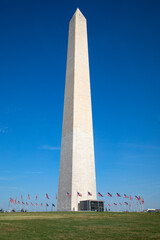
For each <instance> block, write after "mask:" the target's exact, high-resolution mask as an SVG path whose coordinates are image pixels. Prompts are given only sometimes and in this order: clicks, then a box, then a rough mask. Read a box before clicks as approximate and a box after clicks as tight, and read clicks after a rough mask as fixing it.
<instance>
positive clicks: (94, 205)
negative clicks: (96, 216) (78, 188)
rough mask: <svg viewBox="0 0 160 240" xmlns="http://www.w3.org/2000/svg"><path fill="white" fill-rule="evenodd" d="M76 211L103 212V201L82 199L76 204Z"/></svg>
mask: <svg viewBox="0 0 160 240" xmlns="http://www.w3.org/2000/svg"><path fill="white" fill-rule="evenodd" d="M78 211H94V212H104V201H98V200H84V201H80V202H79V204H78Z"/></svg>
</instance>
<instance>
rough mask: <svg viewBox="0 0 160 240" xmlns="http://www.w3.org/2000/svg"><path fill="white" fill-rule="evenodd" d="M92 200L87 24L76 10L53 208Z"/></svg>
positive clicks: (71, 26) (67, 208)
mask: <svg viewBox="0 0 160 240" xmlns="http://www.w3.org/2000/svg"><path fill="white" fill-rule="evenodd" d="M77 192H79V193H80V194H82V196H81V197H80V196H78V194H77ZM88 192H90V193H91V194H92V196H89V194H88ZM67 193H68V194H67ZM96 199H97V197H96V178H95V160H94V143H93V126H92V108H91V93H90V75H89V60H88V40H87V24H86V19H85V17H84V16H83V14H82V13H81V12H80V10H79V9H77V10H76V12H75V14H74V15H73V17H72V19H71V21H70V24H69V39H68V53H67V70H66V83H65V99H64V112H63V129H62V142H61V160H60V174H59V189H58V207H57V209H58V211H77V210H78V203H79V202H80V201H81V200H96Z"/></svg>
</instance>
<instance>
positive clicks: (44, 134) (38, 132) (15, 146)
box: [0, 0, 160, 209]
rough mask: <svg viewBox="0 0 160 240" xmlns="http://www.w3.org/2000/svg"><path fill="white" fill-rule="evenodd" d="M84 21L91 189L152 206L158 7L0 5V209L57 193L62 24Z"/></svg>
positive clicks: (157, 172)
mask: <svg viewBox="0 0 160 240" xmlns="http://www.w3.org/2000/svg"><path fill="white" fill-rule="evenodd" d="M77 7H79V8H80V10H81V11H82V13H83V14H84V16H85V17H86V18H87V23H88V42H89V59H90V76H91V94H92V108H93V127H94V143H95V162H96V178H97V191H99V192H101V193H102V194H103V195H104V196H105V198H104V200H105V201H106V196H107V192H111V193H112V194H113V195H115V193H116V192H118V193H120V194H124V193H126V194H129V195H130V194H131V195H133V196H134V195H138V196H139V195H141V196H143V197H144V200H145V208H160V204H159V203H160V31H159V29H160V17H159V16H160V2H159V1H157V0H150V1H147V0H144V1H142V0H138V1H136V0H133V1H128V0H125V1H123V0H122V1H119V0H117V1H115V0H107V1H102V0H99V1H92V2H91V1H83V0H81V1H78V0H75V1H65V0H64V1H61V0H60V1H56V3H55V1H49V0H45V1H44V0H43V1H41V0H37V1H36V0H32V1H31V0H23V1H21V0H19V1H18V0H14V1H12V0H8V1H7V0H1V1H0V23H1V24H0V208H4V209H7V206H8V200H9V198H10V197H13V198H15V197H16V196H17V198H18V200H20V196H21V194H22V195H23V198H24V201H25V199H26V201H27V194H28V193H29V194H30V195H31V199H32V200H33V202H34V199H35V195H36V193H37V194H38V200H39V202H41V201H43V202H44V194H45V193H46V192H47V193H48V194H49V196H50V197H51V198H52V199H51V200H50V202H51V201H52V200H53V202H55V194H56V193H57V190H58V177H59V163H60V145H61V132H62V117H63V100H64V87H65V71H66V58H67V41H68V24H69V21H70V19H71V17H72V15H73V14H74V12H75V10H76V8H77Z"/></svg>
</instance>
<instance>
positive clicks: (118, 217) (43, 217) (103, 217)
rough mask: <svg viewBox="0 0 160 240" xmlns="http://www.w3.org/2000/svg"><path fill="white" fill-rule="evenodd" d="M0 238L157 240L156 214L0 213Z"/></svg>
mask: <svg viewBox="0 0 160 240" xmlns="http://www.w3.org/2000/svg"><path fill="white" fill-rule="evenodd" d="M0 239H4V240H5V239H6V240H10V239H12V240H23V239H27V240H30V239H35V240H39V239H43V240H45V239H98V240H99V239H118V240H120V239H136V240H138V239H159V240H160V214H159V213H113V212H101V213H100V212H85V213H82V212H68V213H67V212H48V213H46V212H44V213H1V214H0Z"/></svg>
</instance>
